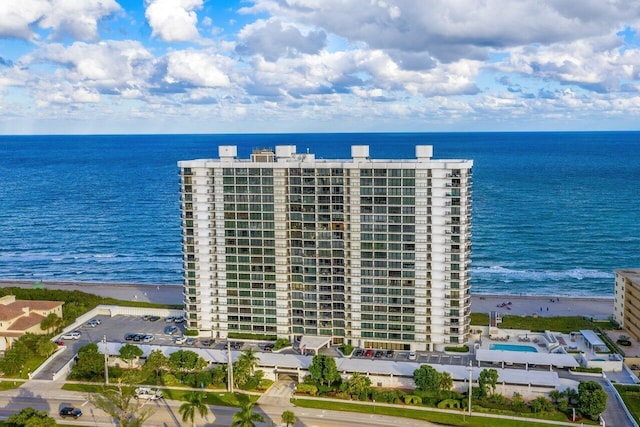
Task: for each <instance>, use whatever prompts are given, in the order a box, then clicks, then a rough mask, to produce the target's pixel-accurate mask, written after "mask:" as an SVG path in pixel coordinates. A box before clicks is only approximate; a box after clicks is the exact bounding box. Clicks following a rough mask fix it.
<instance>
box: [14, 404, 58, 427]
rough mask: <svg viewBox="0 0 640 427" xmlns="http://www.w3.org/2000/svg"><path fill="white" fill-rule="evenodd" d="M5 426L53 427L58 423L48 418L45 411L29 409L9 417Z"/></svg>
mask: <svg viewBox="0 0 640 427" xmlns="http://www.w3.org/2000/svg"><path fill="white" fill-rule="evenodd" d="M7 425H9V426H15V427H23V426H24V427H53V426H56V425H58V423H56V420H55V419H54V418H52V417H50V416H49V414H48V413H47V411H38V410H36V409H34V408H31V407H29V408H24V409H22V410H20V412H17V413H15V414H13V415H11V416H9V418H7Z"/></svg>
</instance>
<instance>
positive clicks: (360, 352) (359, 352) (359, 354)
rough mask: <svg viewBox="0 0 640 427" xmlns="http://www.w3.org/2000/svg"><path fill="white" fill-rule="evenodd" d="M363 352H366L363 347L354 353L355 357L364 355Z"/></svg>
mask: <svg viewBox="0 0 640 427" xmlns="http://www.w3.org/2000/svg"><path fill="white" fill-rule="evenodd" d="M363 354H364V350H363V349H361V348H359V349H357V350H356V351H355V353H353V355H354V356H355V357H362V355H363Z"/></svg>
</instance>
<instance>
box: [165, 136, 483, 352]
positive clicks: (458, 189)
mask: <svg viewBox="0 0 640 427" xmlns="http://www.w3.org/2000/svg"><path fill="white" fill-rule="evenodd" d="M351 153H352V158H351V159H348V160H331V159H316V158H315V155H313V154H309V153H306V154H297V153H296V147H295V146H290V145H287V146H277V147H276V149H275V151H273V150H257V151H254V152H253V153H252V154H251V158H250V159H239V158H237V147H235V146H220V147H219V159H202V160H190V161H181V162H179V163H178V165H179V167H180V177H181V189H182V231H183V252H184V297H185V306H186V311H187V317H188V322H189V323H188V325H189V327H191V328H193V329H197V330H199V331H200V334H201V335H206V336H211V337H214V338H234V337H236V338H238V337H240V338H241V337H249V336H252V335H255V336H261V335H262V336H263V335H269V336H272V337H276V336H277V337H278V338H285V337H286V338H300V336H305V337H318V338H321V337H325V338H327V339H330V340H331V341H332V342H333V343H348V344H351V345H354V346H363V347H370V348H387V349H404V350H437V349H442V348H443V347H444V346H445V345H450V344H453V345H456V344H458V343H463V342H465V337H466V336H467V333H468V329H469V313H470V311H469V303H470V295H469V288H470V283H469V268H470V252H471V243H470V236H471V223H470V219H471V168H472V165H473V162H472V161H470V160H435V159H432V158H431V156H432V147H431V146H417V147H416V159H407V160H378V159H371V158H370V157H369V147H368V146H365V145H359V146H353V147H352V148H351Z"/></svg>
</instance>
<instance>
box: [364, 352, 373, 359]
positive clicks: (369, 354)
mask: <svg viewBox="0 0 640 427" xmlns="http://www.w3.org/2000/svg"><path fill="white" fill-rule="evenodd" d="M364 357H373V350H367V351H366V352H365V353H364Z"/></svg>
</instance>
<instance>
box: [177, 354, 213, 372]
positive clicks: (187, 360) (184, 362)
mask: <svg viewBox="0 0 640 427" xmlns="http://www.w3.org/2000/svg"><path fill="white" fill-rule="evenodd" d="M169 366H170V367H171V368H172V369H174V370H176V371H180V372H193V371H197V370H200V369H202V368H204V367H205V366H207V362H206V361H205V360H204V359H203V358H202V357H200V356H199V355H198V353H196V352H195V351H191V350H178V351H176V352H174V353H171V355H170V356H169Z"/></svg>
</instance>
